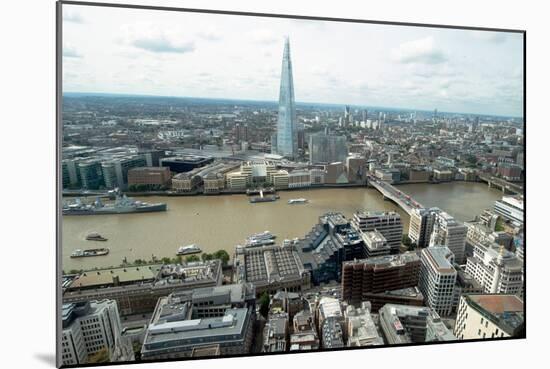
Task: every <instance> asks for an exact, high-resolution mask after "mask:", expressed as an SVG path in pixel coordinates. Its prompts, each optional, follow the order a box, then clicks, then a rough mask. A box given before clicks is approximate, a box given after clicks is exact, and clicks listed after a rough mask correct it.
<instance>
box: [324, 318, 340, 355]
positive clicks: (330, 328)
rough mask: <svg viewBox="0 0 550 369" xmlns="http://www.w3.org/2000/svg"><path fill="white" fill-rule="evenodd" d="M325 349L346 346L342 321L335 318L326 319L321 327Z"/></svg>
mask: <svg viewBox="0 0 550 369" xmlns="http://www.w3.org/2000/svg"><path fill="white" fill-rule="evenodd" d="M321 337H322V341H321V344H322V347H323V349H333V348H342V347H344V333H343V330H342V323H341V322H339V321H337V320H335V319H328V320H326V321H325V322H324V323H323V325H322V327H321Z"/></svg>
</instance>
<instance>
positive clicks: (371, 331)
mask: <svg viewBox="0 0 550 369" xmlns="http://www.w3.org/2000/svg"><path fill="white" fill-rule="evenodd" d="M345 315H346V325H347V332H348V341H347V345H346V346H347V347H362V346H379V345H383V344H384V339H383V338H382V337H380V335H379V334H378V329H377V328H376V325H375V324H374V321H373V320H372V316H371V314H370V303H369V302H362V303H361V306H360V307H358V308H356V307H354V306H351V305H350V306H348V307H347V308H346V312H345Z"/></svg>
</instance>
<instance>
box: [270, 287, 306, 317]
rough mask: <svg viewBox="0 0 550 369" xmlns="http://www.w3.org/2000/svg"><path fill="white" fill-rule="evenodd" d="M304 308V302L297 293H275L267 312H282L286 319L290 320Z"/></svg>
mask: <svg viewBox="0 0 550 369" xmlns="http://www.w3.org/2000/svg"><path fill="white" fill-rule="evenodd" d="M304 306H305V300H304V299H303V298H302V296H301V295H300V294H299V293H296V292H288V291H277V293H275V294H274V295H273V297H272V298H271V301H270V304H269V310H270V311H284V312H285V313H287V314H288V319H289V320H292V319H293V318H294V316H295V315H296V314H297V313H299V312H300V311H302V310H303V309H304Z"/></svg>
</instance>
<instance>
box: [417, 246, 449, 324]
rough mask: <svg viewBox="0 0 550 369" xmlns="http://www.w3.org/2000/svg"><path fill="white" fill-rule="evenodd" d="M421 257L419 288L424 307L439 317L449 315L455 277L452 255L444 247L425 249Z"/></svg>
mask: <svg viewBox="0 0 550 369" xmlns="http://www.w3.org/2000/svg"><path fill="white" fill-rule="evenodd" d="M421 255H422V256H421V261H422V268H421V271H420V281H419V288H420V290H421V291H422V294H423V295H424V298H425V300H426V305H427V306H429V307H430V308H432V309H433V310H434V311H436V312H437V313H438V314H439V315H442V316H447V315H450V314H451V312H452V310H453V302H454V287H455V282H456V276H457V272H456V270H455V268H454V267H453V262H454V255H453V253H452V252H451V250H449V248H448V247H446V246H430V247H427V248H425V249H423V250H422V252H421Z"/></svg>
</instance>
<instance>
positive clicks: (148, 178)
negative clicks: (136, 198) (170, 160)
mask: <svg viewBox="0 0 550 369" xmlns="http://www.w3.org/2000/svg"><path fill="white" fill-rule="evenodd" d="M170 180H171V176H170V169H168V168H166V167H139V168H132V169H130V170H128V188H129V189H132V188H134V189H141V188H143V189H163V188H168V187H170Z"/></svg>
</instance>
